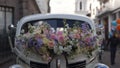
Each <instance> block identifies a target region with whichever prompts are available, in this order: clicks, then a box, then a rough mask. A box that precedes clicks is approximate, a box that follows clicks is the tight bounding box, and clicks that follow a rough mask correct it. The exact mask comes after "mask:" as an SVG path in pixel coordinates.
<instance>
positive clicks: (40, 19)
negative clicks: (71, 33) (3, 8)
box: [9, 14, 99, 68]
mask: <svg viewBox="0 0 120 68" xmlns="http://www.w3.org/2000/svg"><path fill="white" fill-rule="evenodd" d="M42 23H47V24H49V25H50V26H51V28H52V29H53V30H57V29H59V30H63V29H64V28H63V27H65V28H67V26H64V25H65V24H68V25H69V27H74V26H77V27H83V26H82V24H86V25H87V26H84V27H83V28H84V29H83V30H86V29H87V30H91V31H90V32H91V33H92V35H91V36H96V29H95V25H94V22H93V21H92V20H91V19H90V18H89V17H87V16H83V15H76V14H35V15H30V16H26V17H23V18H22V19H21V20H20V21H19V22H18V23H17V27H16V35H15V41H14V46H13V45H12V43H11V48H12V51H13V52H14V53H15V54H16V56H17V59H16V61H17V64H20V65H21V66H22V67H25V68H56V67H55V65H54V64H52V63H51V64H48V62H46V61H43V60H42V59H41V58H40V57H38V55H37V53H30V52H28V51H26V49H25V48H24V47H23V46H20V45H18V43H17V41H18V39H16V37H18V36H20V35H21V34H24V33H27V32H28V30H29V24H31V25H32V26H40V25H41V24H42ZM38 31H39V30H38ZM9 38H10V37H9ZM19 44H21V43H19ZM97 51H98V49H97V48H96V50H95V51H94V52H92V55H91V57H89V58H88V57H85V56H81V55H80V56H78V57H75V58H76V59H70V60H69V59H68V61H67V63H66V64H67V67H68V68H78V67H81V66H82V67H83V68H84V67H86V68H94V67H95V65H96V63H99V62H98V60H97V56H98V53H97ZM61 60H62V59H61ZM62 62H64V61H61V68H65V67H66V66H65V63H62ZM65 62H66V61H65ZM53 63H54V62H53ZM59 63H60V62H59Z"/></svg>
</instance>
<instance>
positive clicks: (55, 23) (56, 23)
mask: <svg viewBox="0 0 120 68" xmlns="http://www.w3.org/2000/svg"><path fill="white" fill-rule="evenodd" d="M42 23H48V24H49V25H50V26H51V28H54V29H57V28H64V27H65V28H66V27H74V26H76V27H81V28H82V29H87V30H90V29H91V26H90V25H89V24H88V23H87V22H85V21H81V20H71V19H44V20H35V21H29V22H27V23H25V24H24V25H23V26H22V29H21V30H24V31H25V33H26V32H27V31H28V25H29V24H31V25H32V26H39V25H41V24H42ZM66 25H67V26H66Z"/></svg>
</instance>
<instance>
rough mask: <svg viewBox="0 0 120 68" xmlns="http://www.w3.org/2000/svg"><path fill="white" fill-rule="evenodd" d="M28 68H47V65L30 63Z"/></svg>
mask: <svg viewBox="0 0 120 68" xmlns="http://www.w3.org/2000/svg"><path fill="white" fill-rule="evenodd" d="M30 67H31V68H49V65H48V64H44V63H37V62H30Z"/></svg>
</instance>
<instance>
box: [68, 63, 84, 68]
mask: <svg viewBox="0 0 120 68" xmlns="http://www.w3.org/2000/svg"><path fill="white" fill-rule="evenodd" d="M68 68H86V61H80V62H76V63H72V64H68Z"/></svg>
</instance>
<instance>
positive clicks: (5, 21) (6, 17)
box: [0, 6, 13, 32]
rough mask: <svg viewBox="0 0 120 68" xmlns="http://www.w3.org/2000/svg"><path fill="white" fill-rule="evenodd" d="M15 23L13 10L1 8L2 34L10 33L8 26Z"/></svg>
mask: <svg viewBox="0 0 120 68" xmlns="http://www.w3.org/2000/svg"><path fill="white" fill-rule="evenodd" d="M12 23H13V8H10V7H6V6H0V32H3V31H5V32H6V31H8V25H10V24H12Z"/></svg>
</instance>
